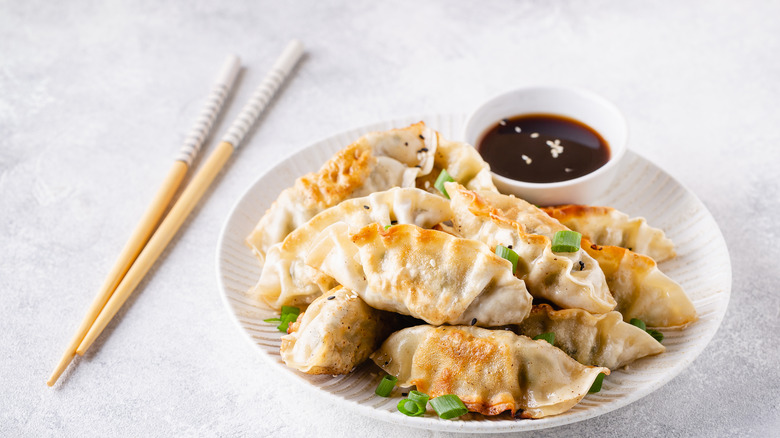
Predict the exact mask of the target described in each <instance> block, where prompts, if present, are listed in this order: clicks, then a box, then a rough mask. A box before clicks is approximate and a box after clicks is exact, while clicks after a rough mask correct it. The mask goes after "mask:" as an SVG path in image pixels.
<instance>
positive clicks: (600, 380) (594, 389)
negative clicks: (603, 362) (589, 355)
mask: <svg viewBox="0 0 780 438" xmlns="http://www.w3.org/2000/svg"><path fill="white" fill-rule="evenodd" d="M604 376H606V374H604V373H599V375H598V376H596V380H594V381H593V385H591V387H590V389H589V390H588V392H590V393H595V392H599V391H601V384H602V383H603V382H604Z"/></svg>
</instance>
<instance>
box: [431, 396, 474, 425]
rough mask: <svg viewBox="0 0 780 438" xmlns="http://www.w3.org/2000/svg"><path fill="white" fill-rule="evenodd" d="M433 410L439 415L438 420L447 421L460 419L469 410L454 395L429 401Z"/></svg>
mask: <svg viewBox="0 0 780 438" xmlns="http://www.w3.org/2000/svg"><path fill="white" fill-rule="evenodd" d="M431 406H433V410H434V411H436V413H437V414H439V418H443V419H445V420H449V419H450V418H456V417H460V416H461V415H463V414H465V413H466V412H468V411H469V410H468V409H466V405H464V404H463V402H462V401H461V400H460V398H459V397H458V396H457V395H455V394H446V395H440V396H438V397H436V398H433V399H431Z"/></svg>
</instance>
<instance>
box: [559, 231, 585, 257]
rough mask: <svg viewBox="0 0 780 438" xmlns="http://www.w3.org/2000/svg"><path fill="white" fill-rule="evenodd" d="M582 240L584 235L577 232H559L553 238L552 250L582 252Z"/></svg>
mask: <svg viewBox="0 0 780 438" xmlns="http://www.w3.org/2000/svg"><path fill="white" fill-rule="evenodd" d="M580 240H582V234H580V233H578V232H576V231H570V230H564V231H558V232H557V233H555V236H553V240H552V250H553V252H577V251H579V250H580Z"/></svg>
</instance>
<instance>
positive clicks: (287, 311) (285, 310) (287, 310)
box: [282, 306, 301, 316]
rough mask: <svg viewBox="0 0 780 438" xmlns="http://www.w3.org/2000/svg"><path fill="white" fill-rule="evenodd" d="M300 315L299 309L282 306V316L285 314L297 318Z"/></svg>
mask: <svg viewBox="0 0 780 438" xmlns="http://www.w3.org/2000/svg"><path fill="white" fill-rule="evenodd" d="M300 313H301V309H299V308H297V307H293V306H282V316H284V315H287V314H294V315H295V316H298V315H299V314H300Z"/></svg>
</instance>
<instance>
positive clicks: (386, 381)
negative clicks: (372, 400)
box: [374, 374, 398, 397]
mask: <svg viewBox="0 0 780 438" xmlns="http://www.w3.org/2000/svg"><path fill="white" fill-rule="evenodd" d="M397 382H398V379H397V378H395V377H393V376H391V375H389V374H388V375H386V376H384V377H382V381H381V382H379V385H377V387H376V391H374V392H375V393H376V395H378V396H380V397H389V396H390V393H391V392H393V388H395V384H396V383H397Z"/></svg>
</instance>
